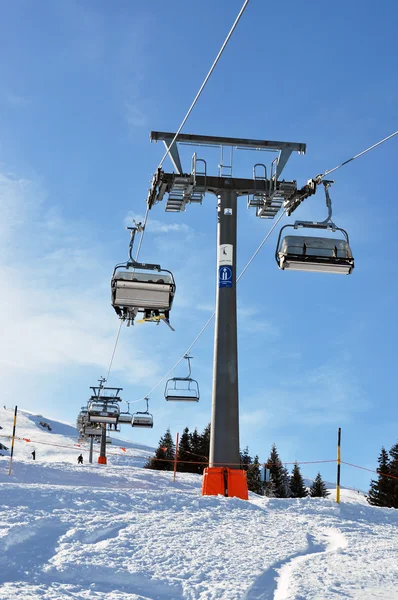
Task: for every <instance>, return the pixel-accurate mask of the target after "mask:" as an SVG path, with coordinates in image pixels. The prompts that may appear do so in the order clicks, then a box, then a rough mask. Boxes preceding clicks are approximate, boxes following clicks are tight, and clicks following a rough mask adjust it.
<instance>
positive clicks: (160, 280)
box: [111, 225, 176, 325]
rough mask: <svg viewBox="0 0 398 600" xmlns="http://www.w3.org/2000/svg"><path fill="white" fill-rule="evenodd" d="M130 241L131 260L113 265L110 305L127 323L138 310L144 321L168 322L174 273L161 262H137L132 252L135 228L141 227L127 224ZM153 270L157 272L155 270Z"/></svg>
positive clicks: (141, 229) (140, 229) (173, 291)
mask: <svg viewBox="0 0 398 600" xmlns="http://www.w3.org/2000/svg"><path fill="white" fill-rule="evenodd" d="M129 229H130V231H131V240H130V246H129V255H130V260H129V261H128V262H127V263H122V264H119V265H116V267H115V269H114V271H113V276H112V280H111V298H112V306H113V308H114V309H115V312H116V314H117V315H118V316H119V318H120V319H122V320H123V321H127V324H128V325H130V324H131V323H133V322H134V319H135V317H136V316H137V313H143V321H152V322H156V323H159V321H160V320H164V321H165V322H166V323H167V324H169V311H170V309H171V307H172V304H173V299H174V294H175V290H176V285H175V281H174V277H173V274H172V273H171V272H170V271H167V270H166V269H161V267H160V265H154V264H148V263H139V262H137V261H136V260H134V258H133V255H132V250H133V243H134V237H135V233H136V231H140V232H142V231H143V228H142V227H141V226H140V225H138V226H137V227H129ZM153 271H158V273H156V274H155V273H154V272H153Z"/></svg>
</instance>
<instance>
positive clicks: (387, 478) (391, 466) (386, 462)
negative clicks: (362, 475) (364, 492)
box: [367, 443, 398, 508]
mask: <svg viewBox="0 0 398 600" xmlns="http://www.w3.org/2000/svg"><path fill="white" fill-rule="evenodd" d="M377 462H378V465H379V466H378V467H377V473H378V478H377V479H372V481H371V482H370V490H369V493H368V496H367V499H368V502H369V504H372V505H373V506H382V507H386V508H398V443H396V444H394V445H393V446H392V447H391V448H390V451H389V452H387V451H386V449H385V448H384V447H383V448H382V449H381V451H380V454H379V457H378V459H377Z"/></svg>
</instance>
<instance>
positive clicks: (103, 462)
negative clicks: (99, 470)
mask: <svg viewBox="0 0 398 600" xmlns="http://www.w3.org/2000/svg"><path fill="white" fill-rule="evenodd" d="M98 464H99V465H106V456H99V457H98Z"/></svg>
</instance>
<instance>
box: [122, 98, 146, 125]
mask: <svg viewBox="0 0 398 600" xmlns="http://www.w3.org/2000/svg"><path fill="white" fill-rule="evenodd" d="M125 111H126V120H127V123H128V126H129V127H130V129H135V128H136V127H145V126H146V125H147V119H146V117H145V115H144V113H143V112H142V111H141V110H140V109H139V108H138V106H136V105H135V104H132V103H131V102H126V105H125Z"/></svg>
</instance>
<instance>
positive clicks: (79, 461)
mask: <svg viewBox="0 0 398 600" xmlns="http://www.w3.org/2000/svg"><path fill="white" fill-rule="evenodd" d="M77 464H78V465H82V464H83V454H79V456H78V457H77Z"/></svg>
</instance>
